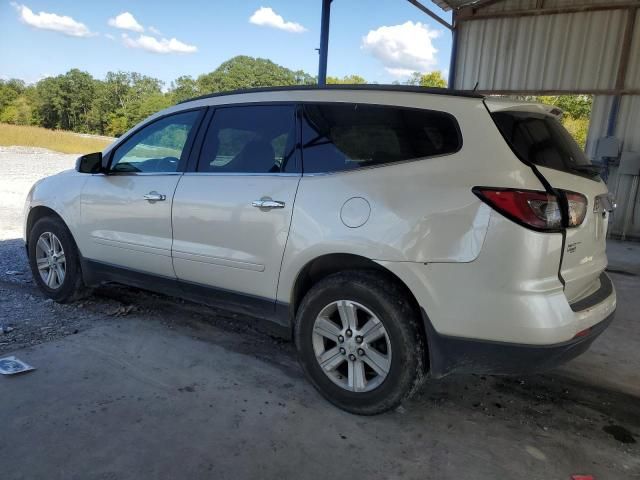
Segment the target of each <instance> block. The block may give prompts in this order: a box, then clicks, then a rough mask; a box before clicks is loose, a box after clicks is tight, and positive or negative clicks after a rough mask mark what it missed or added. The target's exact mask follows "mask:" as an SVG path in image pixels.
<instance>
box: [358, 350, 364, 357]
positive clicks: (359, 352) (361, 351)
mask: <svg viewBox="0 0 640 480" xmlns="http://www.w3.org/2000/svg"><path fill="white" fill-rule="evenodd" d="M358 355H360V356H362V355H364V350H363V349H361V348H359V349H358Z"/></svg>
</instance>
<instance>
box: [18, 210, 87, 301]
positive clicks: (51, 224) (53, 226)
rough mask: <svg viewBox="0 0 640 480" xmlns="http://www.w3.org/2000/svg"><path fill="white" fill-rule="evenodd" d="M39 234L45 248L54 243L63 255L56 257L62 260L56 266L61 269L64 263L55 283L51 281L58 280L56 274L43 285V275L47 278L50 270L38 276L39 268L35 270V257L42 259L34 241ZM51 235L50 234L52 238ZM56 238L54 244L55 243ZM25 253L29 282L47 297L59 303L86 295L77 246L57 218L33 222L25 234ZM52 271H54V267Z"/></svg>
mask: <svg viewBox="0 0 640 480" xmlns="http://www.w3.org/2000/svg"><path fill="white" fill-rule="evenodd" d="M43 235H44V238H45V240H46V241H47V242H48V244H49V245H53V244H56V245H57V248H56V249H57V250H58V251H59V250H60V247H61V249H62V252H63V253H64V255H61V254H59V255H58V257H57V259H56V260H60V258H61V257H63V260H64V262H62V261H61V262H60V263H59V264H58V266H59V267H60V268H62V263H64V269H63V275H62V277H63V280H62V282H59V281H58V282H55V278H57V279H58V280H60V276H58V275H57V274H56V275H55V278H54V281H53V282H52V283H50V284H47V281H46V279H45V278H43V275H45V276H47V273H48V271H49V270H50V269H51V267H46V268H47V269H45V270H43V273H42V274H41V271H40V269H38V264H37V263H38V258H42V251H43V250H44V248H42V247H38V240H39V239H40V238H41V236H43ZM51 235H53V237H52V236H51ZM56 239H57V241H58V243H56ZM43 246H44V244H43ZM39 248H40V249H39ZM28 254H29V266H30V267H31V273H32V275H33V279H34V281H35V282H36V284H37V285H38V287H40V290H42V292H43V293H44V294H45V295H46V296H47V297H49V298H51V299H53V300H54V301H56V302H59V303H68V302H71V301H74V300H77V299H79V298H81V297H82V296H83V295H84V294H85V293H86V289H85V288H84V284H83V281H82V271H81V268H80V255H79V253H78V247H77V246H76V243H75V241H74V240H73V237H72V236H71V232H69V229H68V228H67V226H66V225H65V224H64V222H63V221H62V220H61V219H59V218H56V217H43V218H41V219H39V220H38V221H37V222H36V223H35V225H34V226H33V228H32V229H31V231H30V232H29V251H28ZM54 270H56V269H55V268H54Z"/></svg>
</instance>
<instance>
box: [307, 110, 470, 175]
mask: <svg viewBox="0 0 640 480" xmlns="http://www.w3.org/2000/svg"><path fill="white" fill-rule="evenodd" d="M302 142H303V169H304V172H306V173H318V172H337V171H342V170H351V169H354V168H360V167H368V166H377V165H383V164H387V163H394V162H402V161H406V160H414V159H418V158H424V157H432V156H436V155H446V154H449V153H454V152H457V151H458V150H459V149H460V147H461V146H462V142H461V139H460V134H459V130H458V124H457V122H456V120H455V119H454V118H453V117H452V116H451V115H449V114H448V113H444V112H435V111H430V110H419V109H413V108H399V107H387V106H378V105H365V104H348V103H347V104H306V105H304V118H303V123H302Z"/></svg>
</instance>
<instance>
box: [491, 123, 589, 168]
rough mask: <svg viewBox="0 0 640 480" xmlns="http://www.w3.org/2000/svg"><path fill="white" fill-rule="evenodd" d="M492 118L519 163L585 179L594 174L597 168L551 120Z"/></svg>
mask: <svg viewBox="0 0 640 480" xmlns="http://www.w3.org/2000/svg"><path fill="white" fill-rule="evenodd" d="M492 117H493V119H494V121H495V122H496V124H497V125H498V128H499V129H500V132H501V133H502V135H503V136H504V138H505V140H507V142H508V143H509V145H510V146H511V148H512V149H513V150H514V152H515V153H516V155H518V157H519V158H521V159H522V160H524V161H527V162H531V163H533V164H535V165H539V166H541V167H548V168H553V169H555V170H562V171H565V172H570V173H575V174H578V175H584V176H588V177H593V176H595V175H597V174H598V171H599V170H598V168H597V167H595V166H593V165H592V164H591V161H590V160H589V158H588V157H587V156H586V155H585V153H584V152H583V151H582V149H581V148H580V147H579V146H578V144H577V143H576V142H575V140H574V139H573V137H571V134H570V133H569V132H568V131H567V130H566V129H565V128H564V127H563V126H562V124H561V123H560V122H559V121H558V120H556V119H555V118H552V117H549V116H547V115H543V114H538V113H532V112H496V113H493V114H492Z"/></svg>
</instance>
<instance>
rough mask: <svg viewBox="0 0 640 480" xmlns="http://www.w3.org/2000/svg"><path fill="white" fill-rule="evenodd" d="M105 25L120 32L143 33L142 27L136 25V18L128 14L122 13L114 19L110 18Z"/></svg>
mask: <svg viewBox="0 0 640 480" xmlns="http://www.w3.org/2000/svg"><path fill="white" fill-rule="evenodd" d="M107 23H108V24H109V26H111V27H115V28H119V29H121V30H131V31H132V32H144V27H143V26H142V25H140V24H139V23H138V21H137V20H136V17H134V16H133V15H132V14H130V13H129V12H122V13H121V14H120V15H117V16H116V17H114V18H110V19H109V20H108V21H107Z"/></svg>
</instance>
